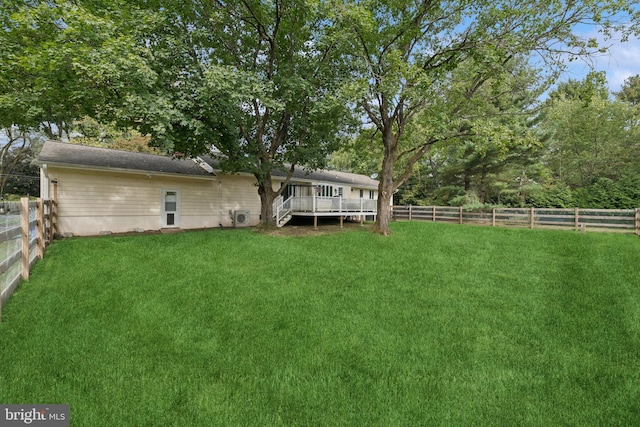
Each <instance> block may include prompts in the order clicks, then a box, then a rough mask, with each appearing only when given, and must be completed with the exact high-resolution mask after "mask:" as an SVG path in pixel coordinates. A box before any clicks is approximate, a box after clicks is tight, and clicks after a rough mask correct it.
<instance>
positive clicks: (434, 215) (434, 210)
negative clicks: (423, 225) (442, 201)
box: [432, 206, 436, 222]
mask: <svg viewBox="0 0 640 427" xmlns="http://www.w3.org/2000/svg"><path fill="white" fill-rule="evenodd" d="M432 218H433V222H436V207H435V206H434V207H433V216H432Z"/></svg>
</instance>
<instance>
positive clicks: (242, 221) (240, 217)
mask: <svg viewBox="0 0 640 427" xmlns="http://www.w3.org/2000/svg"><path fill="white" fill-rule="evenodd" d="M250 217H251V212H250V211H233V226H234V227H236V228H238V227H248V226H249V218H250Z"/></svg>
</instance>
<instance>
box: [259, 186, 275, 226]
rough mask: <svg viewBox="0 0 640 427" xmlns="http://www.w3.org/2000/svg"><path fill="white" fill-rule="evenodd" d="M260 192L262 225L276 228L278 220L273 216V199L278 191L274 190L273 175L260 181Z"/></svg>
mask: <svg viewBox="0 0 640 427" xmlns="http://www.w3.org/2000/svg"><path fill="white" fill-rule="evenodd" d="M258 194H259V195H260V225H259V227H262V228H275V227H276V221H275V218H274V217H273V201H274V200H275V198H276V195H277V192H276V191H273V184H272V182H271V176H268V177H266V178H264V179H263V180H259V181H258Z"/></svg>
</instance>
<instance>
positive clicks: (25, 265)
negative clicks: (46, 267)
mask: <svg viewBox="0 0 640 427" xmlns="http://www.w3.org/2000/svg"><path fill="white" fill-rule="evenodd" d="M20 225H21V229H22V279H23V280H29V198H28V197H23V198H21V199H20Z"/></svg>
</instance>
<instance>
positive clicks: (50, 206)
mask: <svg viewBox="0 0 640 427" xmlns="http://www.w3.org/2000/svg"><path fill="white" fill-rule="evenodd" d="M53 206H54V202H53V200H47V212H48V215H47V216H48V217H49V218H48V223H49V237H48V241H49V243H51V242H53Z"/></svg>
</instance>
